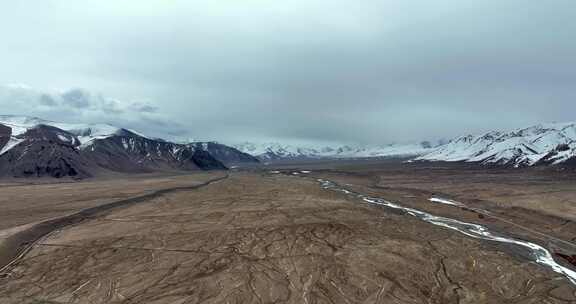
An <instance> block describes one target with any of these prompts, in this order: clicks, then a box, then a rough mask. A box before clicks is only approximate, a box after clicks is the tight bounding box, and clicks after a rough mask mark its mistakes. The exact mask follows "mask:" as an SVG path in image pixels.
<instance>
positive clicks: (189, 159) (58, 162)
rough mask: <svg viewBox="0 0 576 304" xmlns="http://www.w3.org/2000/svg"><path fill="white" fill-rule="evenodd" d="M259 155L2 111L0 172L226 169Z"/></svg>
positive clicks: (25, 174)
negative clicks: (253, 155) (3, 113)
mask: <svg viewBox="0 0 576 304" xmlns="http://www.w3.org/2000/svg"><path fill="white" fill-rule="evenodd" d="M257 162H258V160H257V159H256V158H254V157H252V156H250V155H248V154H245V153H242V152H240V151H238V150H236V149H234V148H232V147H228V146H225V145H221V144H217V143H211V142H196V143H189V144H180V143H172V142H168V141H164V140H161V139H154V138H148V137H146V136H145V135H142V134H139V133H137V132H135V131H132V130H128V129H124V128H118V127H114V126H111V125H106V124H68V123H58V122H52V121H47V120H42V119H39V118H35V117H25V116H7V115H4V116H0V177H57V178H59V177H74V178H84V177H90V176H95V175H101V174H106V173H110V172H121V173H141V172H153V171H172V170H184V171H190V170H215V169H220V170H223V169H226V168H227V167H226V166H227V165H233V164H238V163H257Z"/></svg>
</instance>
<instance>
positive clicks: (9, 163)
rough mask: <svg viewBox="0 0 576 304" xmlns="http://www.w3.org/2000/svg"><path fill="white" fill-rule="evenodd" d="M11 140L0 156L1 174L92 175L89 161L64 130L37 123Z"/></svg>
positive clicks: (43, 175) (36, 175)
mask: <svg viewBox="0 0 576 304" xmlns="http://www.w3.org/2000/svg"><path fill="white" fill-rule="evenodd" d="M14 140H15V142H14V143H13V146H12V147H11V148H10V149H9V150H7V151H5V152H4V153H3V154H2V155H0V176H2V177H56V178H60V177H66V176H69V177H76V178H83V177H89V176H91V175H92V173H91V171H92V170H90V168H91V167H92V166H91V165H92V163H91V162H90V160H89V159H87V158H86V157H85V156H84V155H82V154H81V153H80V151H79V150H78V149H77V147H78V144H79V143H78V141H77V139H76V138H75V137H74V136H73V135H72V134H70V133H68V132H66V131H64V130H60V129H58V128H54V127H50V126H45V125H38V126H36V127H34V128H31V129H28V130H27V131H26V132H25V133H23V134H20V135H17V136H15V138H14ZM9 144H10V143H9Z"/></svg>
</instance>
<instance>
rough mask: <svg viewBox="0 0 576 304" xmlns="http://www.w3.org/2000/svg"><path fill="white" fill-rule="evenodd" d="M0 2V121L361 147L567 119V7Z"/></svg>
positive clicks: (500, 1) (495, 2) (572, 81)
mask: <svg viewBox="0 0 576 304" xmlns="http://www.w3.org/2000/svg"><path fill="white" fill-rule="evenodd" d="M0 6H1V7H0V68H1V69H0V84H5V85H4V86H0V109H1V110H0V112H1V113H0V114H26V115H36V116H41V117H43V118H47V119H52V120H61V121H70V122H78V121H84V122H109V123H114V124H121V125H122V126H125V127H129V128H134V129H137V130H139V131H142V132H144V133H149V134H152V135H154V136H177V137H183V138H187V137H189V138H197V139H214V140H220V141H224V142H240V141H246V140H248V141H269V140H276V141H291V142H299V141H302V142H342V143H354V142H358V143H370V144H386V143H392V142H409V141H419V140H424V139H436V138H449V137H452V136H456V135H460V134H463V133H476V132H481V131H485V130H489V129H500V128H515V127H523V126H528V125H530V124H533V123H538V122H550V121H573V120H576V115H575V113H576V1H574V0H548V1H527V0H436V1H425V0H417V1H416V0H362V1H349V0H347V1H343V0H322V1H320V0H290V1H273V0H193V1H190V0H138V1H136V0H134V1H130V0H42V1H37V0H17V1H12V0H10V1H8V0H0ZM24 85H25V86H24Z"/></svg>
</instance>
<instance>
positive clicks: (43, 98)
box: [39, 94, 58, 107]
mask: <svg viewBox="0 0 576 304" xmlns="http://www.w3.org/2000/svg"><path fill="white" fill-rule="evenodd" d="M39 103H40V104H41V105H43V106H48V107H54V106H57V105H58V102H57V101H56V100H55V99H54V98H52V96H50V95H48V94H42V95H40V98H39Z"/></svg>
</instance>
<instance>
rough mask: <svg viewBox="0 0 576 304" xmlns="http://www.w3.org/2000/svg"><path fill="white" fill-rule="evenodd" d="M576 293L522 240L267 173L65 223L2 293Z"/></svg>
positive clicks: (83, 296)
mask: <svg viewBox="0 0 576 304" xmlns="http://www.w3.org/2000/svg"><path fill="white" fill-rule="evenodd" d="M342 180H343V181H345V180H349V181H351V180H352V179H351V178H342ZM358 187H364V186H358ZM397 195H400V194H397ZM405 196H408V195H405ZM575 292H576V289H575V288H574V286H573V285H572V284H571V283H570V282H569V281H568V280H566V279H565V278H564V277H562V276H560V275H558V274H556V273H554V272H551V271H550V270H548V269H547V268H544V267H541V266H539V265H536V264H534V263H531V262H529V260H528V259H525V258H523V257H522V256H519V255H516V254H514V251H513V250H510V248H508V249H506V248H501V246H499V245H497V244H492V243H486V242H481V241H479V240H476V239H472V238H468V237H466V236H464V235H462V234H459V233H458V232H456V231H453V230H449V229H444V228H441V227H437V226H433V225H430V224H427V223H424V222H421V221H419V220H417V219H415V218H413V217H410V216H407V215H405V214H401V213H395V212H392V211H390V210H387V209H385V208H382V207H377V206H371V205H368V204H363V203H361V202H359V201H358V200H357V199H354V198H352V197H349V196H346V195H343V194H341V193H336V192H331V191H326V190H322V189H321V188H320V187H319V185H318V183H317V182H316V181H315V178H301V177H297V176H286V175H281V174H269V173H232V174H231V175H230V177H229V178H228V179H225V180H222V181H220V182H217V183H214V184H211V185H209V186H206V187H203V188H200V189H196V190H189V191H180V192H174V193H169V194H166V195H163V196H161V197H158V198H155V199H152V200H150V201H146V202H143V203H140V204H137V205H134V206H131V207H129V208H122V209H119V210H115V211H112V212H109V213H107V214H104V215H102V216H97V217H94V218H93V219H90V220H87V221H85V222H82V223H81V224H78V225H73V226H68V227H66V228H64V229H62V230H60V231H55V232H53V233H51V234H50V235H48V236H46V237H45V238H43V239H41V240H39V241H38V243H37V244H36V245H35V246H34V247H33V249H32V250H31V251H30V252H29V253H28V254H27V255H26V256H24V257H23V259H22V260H20V261H19V262H18V263H16V264H14V266H12V267H9V268H8V269H6V270H5V271H4V273H3V276H2V277H1V278H0V303H126V304H127V303H182V304H183V303H575V302H576V295H575Z"/></svg>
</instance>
